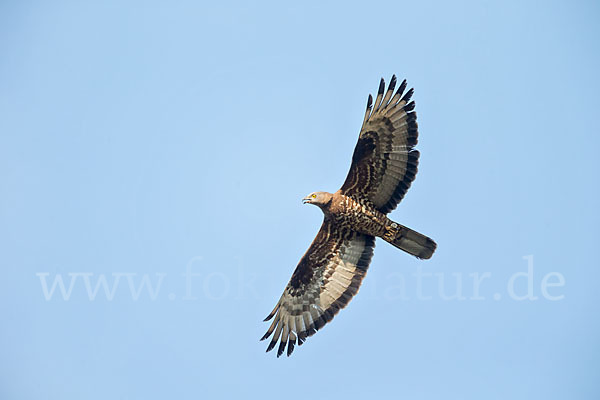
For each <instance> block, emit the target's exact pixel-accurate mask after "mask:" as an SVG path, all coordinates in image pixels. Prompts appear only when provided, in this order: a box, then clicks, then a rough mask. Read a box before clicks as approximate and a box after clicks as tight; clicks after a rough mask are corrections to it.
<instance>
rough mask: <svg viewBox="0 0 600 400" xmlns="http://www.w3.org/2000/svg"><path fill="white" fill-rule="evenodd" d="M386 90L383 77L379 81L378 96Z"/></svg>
mask: <svg viewBox="0 0 600 400" xmlns="http://www.w3.org/2000/svg"><path fill="white" fill-rule="evenodd" d="M384 90H385V80H384V79H383V78H381V81H379V90H378V91H377V96H379V95H380V94H383V91H384Z"/></svg>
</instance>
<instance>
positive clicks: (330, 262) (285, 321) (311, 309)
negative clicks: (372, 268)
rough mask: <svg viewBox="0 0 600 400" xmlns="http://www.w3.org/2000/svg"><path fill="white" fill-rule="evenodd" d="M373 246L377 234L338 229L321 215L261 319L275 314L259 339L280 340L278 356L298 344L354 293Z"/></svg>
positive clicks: (269, 317) (271, 348)
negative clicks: (275, 299) (285, 282)
mask: <svg viewBox="0 0 600 400" xmlns="http://www.w3.org/2000/svg"><path fill="white" fill-rule="evenodd" d="M374 248H375V238H374V237H373V236H367V235H363V234H360V233H357V232H354V231H351V230H347V229H341V228H339V227H337V226H335V225H334V224H332V223H330V222H328V221H327V220H325V221H324V222H323V225H322V226H321V229H320V230H319V233H318V234H317V236H316V237H315V240H314V241H313V242H312V244H311V245H310V247H309V248H308V250H307V251H306V253H305V254H304V256H303V257H302V259H301V260H300V263H299V264H298V266H297V267H296V270H295V271H294V273H293V274H292V278H291V279H290V282H289V283H288V285H287V286H286V288H285V290H284V291H283V295H282V296H281V298H280V299H279V301H278V302H277V305H276V306H275V308H274V309H273V311H271V313H270V314H269V315H268V316H267V318H266V319H265V321H268V320H270V319H271V318H274V319H273V322H272V323H271V326H270V327H269V329H268V330H267V333H265V335H264V336H263V337H262V339H261V340H265V339H267V338H268V337H269V336H271V335H272V334H273V337H272V339H271V341H270V343H269V346H268V347H267V351H270V350H273V348H275V346H276V345H277V343H278V342H279V347H278V349H277V357H279V356H281V355H282V354H283V353H284V351H285V349H286V346H287V355H288V356H289V355H290V354H292V351H294V346H295V345H296V343H298V345H302V343H304V341H305V340H306V338H307V337H309V336H312V335H313V334H314V333H315V332H317V331H318V330H319V329H321V328H322V327H323V326H324V325H325V324H326V323H328V322H329V321H331V320H332V319H333V317H334V316H335V315H336V314H337V313H338V312H339V310H341V309H342V308H344V307H345V306H346V305H347V304H348V303H349V302H350V300H351V299H352V297H353V296H354V295H355V294H356V293H357V292H358V288H359V287H360V284H361V282H362V280H363V278H364V277H365V274H366V272H367V268H368V267H369V263H370V262H371V258H372V256H373V249H374Z"/></svg>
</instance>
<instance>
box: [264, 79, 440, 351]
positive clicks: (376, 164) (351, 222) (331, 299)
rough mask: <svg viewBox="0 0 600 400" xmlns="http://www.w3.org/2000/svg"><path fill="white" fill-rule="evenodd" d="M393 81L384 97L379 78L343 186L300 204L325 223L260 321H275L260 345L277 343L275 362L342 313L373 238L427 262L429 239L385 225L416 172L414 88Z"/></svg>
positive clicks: (368, 257) (357, 283)
mask: <svg viewBox="0 0 600 400" xmlns="http://www.w3.org/2000/svg"><path fill="white" fill-rule="evenodd" d="M395 85H396V77H395V76H394V77H392V80H391V82H390V86H389V88H388V90H387V92H385V94H384V89H385V83H384V81H383V79H382V80H381V83H380V86H379V92H378V94H377V98H376V99H375V103H374V104H373V101H372V97H371V96H369V100H368V102H367V111H366V113H365V119H364V122H363V126H362V128H361V132H360V135H359V139H358V143H357V144H356V148H355V150H354V154H353V156H352V165H351V167H350V172H349V173H348V177H347V178H346V181H345V182H344V184H343V185H342V187H341V188H340V190H338V191H337V192H335V193H327V192H315V193H311V194H310V195H308V196H307V197H305V198H304V199H303V201H304V202H305V203H310V204H314V205H317V206H318V207H320V208H321V210H322V211H323V214H324V220H323V225H322V226H321V229H320V230H319V233H318V234H317V236H316V237H315V239H314V241H313V243H312V244H311V245H310V247H309V249H308V250H307V252H306V253H305V254H304V256H303V257H302V259H301V260H300V262H299V264H298V266H297V267H296V270H295V271H294V273H293V274H292V277H291V279H290V282H289V283H288V285H287V287H286V288H285V290H284V292H283V295H282V296H281V298H280V299H279V302H278V303H277V305H276V306H275V308H274V309H273V311H272V312H271V313H270V314H269V315H268V316H267V318H266V319H265V321H267V320H270V319H271V318H274V319H273V322H272V323H271V326H270V327H269V329H268V330H267V333H266V334H265V335H264V336H263V338H262V339H261V340H264V339H266V338H268V337H269V336H271V334H273V338H272V339H271V342H270V343H269V346H268V348H267V351H269V350H271V349H273V348H274V347H275V346H276V345H277V343H278V342H279V349H278V351H277V356H280V355H281V354H283V352H284V351H285V348H286V346H287V354H288V356H289V355H290V354H291V353H292V351H293V350H294V346H295V344H296V343H298V344H299V345H301V344H302V343H303V342H304V340H305V339H306V337H308V336H310V335H312V334H314V333H315V332H316V331H317V330H319V329H320V328H321V327H322V326H323V325H325V324H326V323H327V322H329V321H330V320H331V319H332V318H333V316H334V315H335V314H337V312H338V311H339V310H340V309H342V308H344V307H345V306H346V305H347V304H348V302H349V301H350V300H351V299H352V297H353V296H354V295H355V294H356V293H357V292H358V288H359V286H360V284H361V282H362V279H363V278H364V276H365V274H366V271H367V268H368V267H369V263H370V261H371V258H372V256H373V249H374V247H375V238H376V237H380V238H382V239H384V240H385V241H387V242H388V243H391V244H392V245H394V246H396V247H398V248H399V249H402V250H404V251H406V252H408V253H409V254H412V255H414V256H416V257H418V258H424V259H427V258H430V257H431V256H432V254H433V252H434V251H435V248H436V244H435V242H434V241H433V240H431V239H430V238H428V237H427V236H424V235H422V234H420V233H418V232H415V231H413V230H412V229H409V228H407V227H405V226H402V225H400V224H398V223H396V222H393V221H392V220H390V219H389V218H388V217H387V216H386V214H387V213H389V212H390V211H392V210H393V209H394V208H396V206H397V205H398V203H399V202H400V200H402V198H403V197H404V195H405V193H406V191H407V190H408V188H409V187H410V185H411V183H412V181H413V180H414V178H415V175H416V173H417V165H418V160H419V152H418V151H417V150H414V146H415V145H416V144H417V137H418V130H417V123H416V114H415V113H414V111H413V109H414V107H415V104H414V102H411V101H410V98H411V96H412V89H411V90H409V91H408V92H407V93H406V94H404V90H405V89H406V81H404V82H402V84H401V85H400V87H399V88H398V90H397V91H396V93H395V94H394V88H395Z"/></svg>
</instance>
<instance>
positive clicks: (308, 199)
mask: <svg viewBox="0 0 600 400" xmlns="http://www.w3.org/2000/svg"><path fill="white" fill-rule="evenodd" d="M310 200H311V199H310V197H308V196H306V197H305V198H303V199H302V204H306V203H310Z"/></svg>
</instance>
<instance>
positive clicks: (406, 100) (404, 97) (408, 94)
mask: <svg viewBox="0 0 600 400" xmlns="http://www.w3.org/2000/svg"><path fill="white" fill-rule="evenodd" d="M414 92H415V89H413V88H410V90H409V91H408V92H406V94H405V95H404V96H402V99H400V101H405V102H407V103H408V101H409V100H410V98H411V97H412V95H413V93H414Z"/></svg>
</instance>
